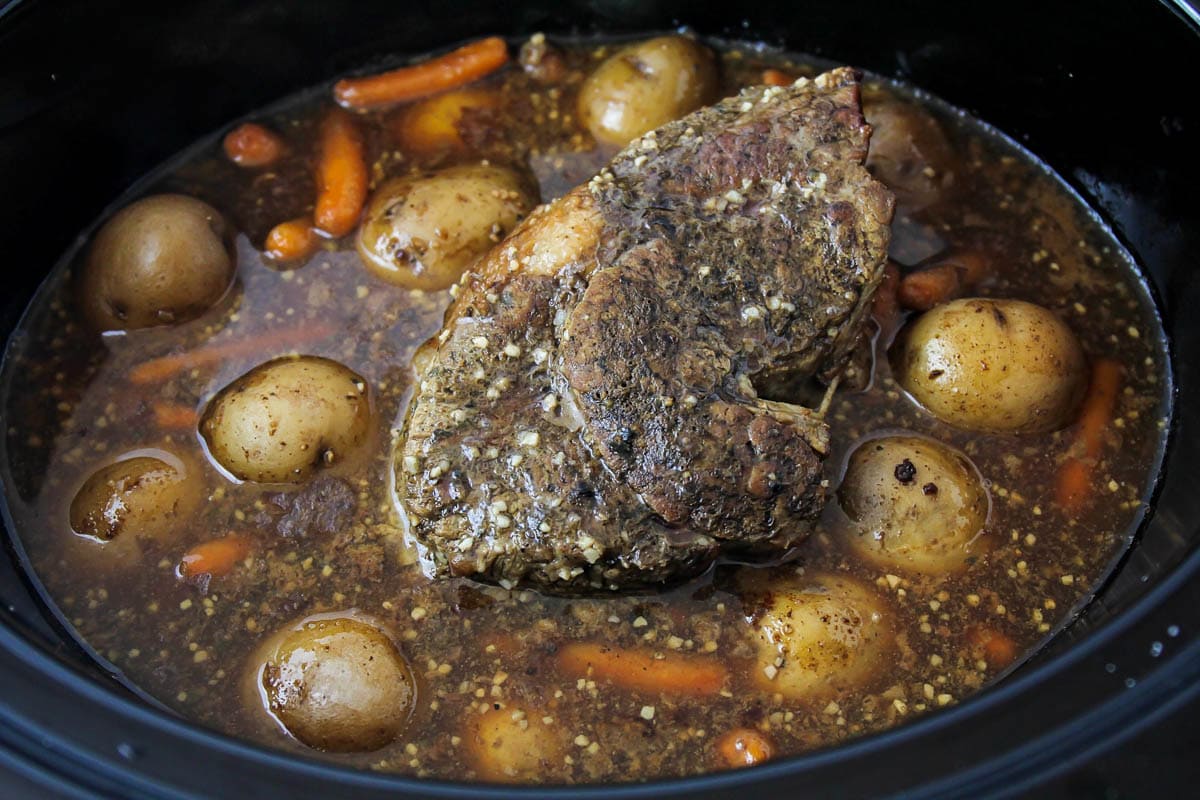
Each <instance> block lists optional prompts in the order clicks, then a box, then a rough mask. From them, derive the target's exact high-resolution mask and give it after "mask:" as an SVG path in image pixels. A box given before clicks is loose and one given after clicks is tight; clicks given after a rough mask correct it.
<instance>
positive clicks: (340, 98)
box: [333, 36, 508, 111]
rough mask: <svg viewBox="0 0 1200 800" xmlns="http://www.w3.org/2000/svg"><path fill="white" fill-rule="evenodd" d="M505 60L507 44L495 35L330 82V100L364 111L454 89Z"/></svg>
mask: <svg viewBox="0 0 1200 800" xmlns="http://www.w3.org/2000/svg"><path fill="white" fill-rule="evenodd" d="M507 62H508V44H507V43H506V42H505V41H504V40H503V39H501V38H500V37H498V36H492V37H489V38H487V39H480V40H479V41H476V42H471V43H470V44H465V45H463V46H462V47H460V48H458V49H457V50H452V51H451V52H449V53H446V54H445V55H442V56H438V57H437V58H432V59H430V60H429V61H425V62H423V63H420V64H414V65H412V66H410V67H401V68H400V69H394V70H392V71H390V72H384V73H381V74H379V75H372V76H370V77H367V78H345V79H343V80H340V81H338V82H337V83H336V84H334V87H333V99H334V100H336V101H337V102H338V104H339V105H342V106H344V107H346V108H352V109H355V110H359V111H362V110H366V109H371V108H378V107H379V106H386V105H391V104H393V103H403V102H407V101H409V100H416V99H417V98H419V97H425V96H427V95H431V94H436V93H437V92H444V91H446V90H447V89H457V88H458V87H460V86H465V85H467V84H468V83H471V82H473V81H477V80H479V79H480V78H482V77H484V76H485V75H489V74H491V73H493V72H495V71H496V70H498V69H500V67H502V66H504V65H505V64H506V63H507Z"/></svg>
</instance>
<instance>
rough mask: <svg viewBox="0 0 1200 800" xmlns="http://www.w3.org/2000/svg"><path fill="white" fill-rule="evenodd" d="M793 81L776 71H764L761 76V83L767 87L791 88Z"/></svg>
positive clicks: (781, 71)
mask: <svg viewBox="0 0 1200 800" xmlns="http://www.w3.org/2000/svg"><path fill="white" fill-rule="evenodd" d="M795 80H796V79H795V78H793V77H792V76H791V75H788V74H787V73H786V72H784V71H783V70H778V69H764V70H763V74H762V82H763V83H765V84H766V85H767V86H791V85H792V83H793V82H795Z"/></svg>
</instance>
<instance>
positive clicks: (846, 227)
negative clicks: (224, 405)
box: [396, 69, 893, 593]
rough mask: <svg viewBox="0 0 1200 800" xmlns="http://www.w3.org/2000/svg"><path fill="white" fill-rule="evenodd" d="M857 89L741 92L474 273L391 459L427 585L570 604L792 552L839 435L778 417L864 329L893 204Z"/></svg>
mask: <svg viewBox="0 0 1200 800" xmlns="http://www.w3.org/2000/svg"><path fill="white" fill-rule="evenodd" d="M869 134H870V128H869V127H868V126H867V125H866V124H865V123H864V121H863V118H862V114H861V111H860V107H859V96H858V83H857V76H856V74H855V73H854V72H853V71H852V70H849V69H839V70H835V71H833V72H830V73H827V74H825V75H822V76H820V77H818V78H817V79H815V80H812V81H805V80H801V81H798V82H797V83H796V85H794V86H792V87H788V88H765V87H759V88H754V89H748V90H746V91H744V92H742V93H741V94H740V95H739V96H737V97H734V98H730V99H728V100H725V101H723V102H721V103H719V104H718V105H716V106H713V107H711V108H707V109H702V110H700V111H697V112H695V113H694V114H691V115H689V116H688V117H685V118H684V119H681V120H678V121H676V122H673V123H670V124H668V125H666V126H664V127H662V128H660V129H659V130H658V131H656V132H654V133H650V134H647V135H646V136H645V137H643V138H641V139H639V140H636V141H634V142H633V143H631V144H630V145H629V146H628V147H627V148H626V149H625V150H624V151H622V152H621V153H620V154H619V155H618V156H617V157H616V158H615V159H614V160H613V162H612V163H611V165H610V166H609V167H608V168H606V169H604V170H602V171H601V173H600V174H599V175H598V176H597V177H595V178H593V179H592V181H591V182H589V183H588V184H587V185H585V186H581V187H579V188H577V189H575V190H574V191H572V192H570V193H569V194H568V195H566V196H565V197H563V198H561V199H560V200H558V201H556V202H554V203H552V204H551V205H549V206H548V207H544V208H542V209H539V210H538V211H537V212H535V213H534V214H533V215H532V216H531V217H530V218H529V219H527V220H526V221H525V222H524V223H523V224H522V225H521V226H520V227H519V228H518V229H517V230H516V231H514V232H513V234H512V235H511V236H510V237H509V238H508V239H507V240H506V241H504V242H502V243H501V244H500V245H498V246H497V248H496V249H495V250H493V251H492V252H491V253H490V254H489V255H488V256H486V257H485V259H484V260H483V262H481V264H480V265H479V271H478V272H477V273H476V274H472V275H469V276H467V277H466V278H464V281H463V282H462V284H461V285H460V286H459V287H458V289H459V291H458V297H457V301H456V302H455V303H454V304H453V306H452V307H451V308H450V310H449V311H448V312H447V316H446V323H445V327H444V329H443V330H442V332H441V333H440V334H439V335H438V336H437V337H435V338H434V339H433V340H431V341H430V342H429V343H427V344H426V345H424V346H423V347H422V349H421V350H420V351H419V352H418V354H417V357H416V369H417V372H418V381H417V389H416V392H415V394H414V397H413V400H412V405H411V406H410V408H409V412H408V416H407V419H406V421H405V426H404V431H403V434H402V440H401V441H400V443H399V445H398V447H397V451H396V484H397V489H398V494H399V496H400V497H401V500H402V504H403V509H404V511H405V513H406V515H407V517H408V521H409V525H410V530H411V533H412V535H413V538H414V539H415V541H416V543H417V544H418V545H419V546H420V547H421V549H422V558H423V559H424V561H425V563H426V565H427V567H428V569H429V571H430V572H431V573H433V574H436V575H468V576H475V577H478V578H483V579H490V580H496V581H499V582H500V583H501V584H503V585H516V584H526V585H532V586H535V587H538V588H541V589H544V590H549V591H554V592H564V593H569V592H587V591H594V590H619V589H629V588H644V587H652V586H658V585H662V584H664V583H667V582H671V581H676V580H680V579H683V578H686V577H689V576H693V575H696V574H697V573H699V572H701V571H703V570H704V569H705V568H706V567H707V566H708V565H709V564H711V563H712V561H713V560H714V558H716V556H717V555H718V554H719V553H720V552H725V553H728V554H731V555H737V556H764V555H765V556H778V555H781V554H784V553H786V552H787V551H788V550H789V549H790V548H793V547H794V546H795V545H797V544H798V543H800V542H801V541H802V540H803V539H804V538H805V537H806V536H807V535H808V533H809V532H810V531H811V529H812V526H813V524H814V520H815V518H816V517H817V515H818V514H819V513H820V510H821V507H822V506H823V504H824V502H825V490H824V482H823V480H822V458H823V456H824V455H825V452H826V446H827V441H828V429H827V427H826V424H825V423H824V421H823V420H821V419H820V418H819V417H818V416H817V415H816V413H815V412H813V411H811V410H809V409H808V408H804V407H801V406H799V405H793V404H790V403H783V402H773V401H772V400H768V399H764V397H763V396H760V393H762V394H763V395H766V396H769V397H774V398H775V399H776V400H778V399H779V397H778V395H777V394H773V393H774V392H776V391H781V390H782V389H781V387H788V386H793V385H795V384H796V383H797V381H798V380H799V379H801V378H805V377H808V376H813V375H823V376H826V377H828V376H831V375H835V374H836V373H837V371H838V369H840V367H841V365H843V364H844V363H845V362H846V360H847V358H848V357H849V355H850V353H851V352H852V351H853V349H854V347H855V345H856V344H857V343H858V341H859V338H860V335H861V333H862V323H863V320H864V319H865V316H866V313H867V310H868V307H869V305H870V299H871V295H872V293H873V292H874V290H875V286H876V285H877V283H878V282H879V280H880V277H881V275H882V271H883V265H884V258H885V255H886V253H887V246H888V225H889V222H890V219H891V215H892V206H893V201H892V196H891V194H890V193H889V192H888V191H887V190H886V189H885V188H884V187H883V186H882V185H881V184H879V183H878V182H876V181H875V180H873V179H872V178H871V177H870V175H869V174H868V173H867V171H866V170H865V169H864V168H863V166H862V164H863V160H864V158H865V156H866V152H867V142H868V138H869Z"/></svg>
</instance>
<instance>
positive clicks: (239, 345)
mask: <svg viewBox="0 0 1200 800" xmlns="http://www.w3.org/2000/svg"><path fill="white" fill-rule="evenodd" d="M335 330H336V326H334V325H332V324H330V323H321V322H315V323H308V324H306V325H304V326H302V327H296V328H276V329H272V330H269V331H264V332H262V333H259V334H256V335H254V336H249V337H247V338H245V339H235V340H233V341H227V342H221V343H220V344H214V345H209V346H208V347H205V348H203V349H200V350H190V351H188V352H186V353H174V354H172V355H169V356H160V357H159V358H152V359H150V360H149V361H143V362H142V363H141V364H138V365H137V366H136V367H134V368H133V369H131V370H130V371H129V380H130V382H131V383H135V384H138V385H140V386H144V385H146V384H151V383H160V382H162V381H165V380H167V379H169V378H173V377H174V376H176V375H178V374H179V373H180V372H183V371H185V370H189V369H197V368H200V367H209V366H212V365H213V364H219V363H221V362H222V361H225V360H226V359H229V358H239V357H243V356H252V355H263V356H264V360H265V358H267V357H270V356H272V355H276V354H275V353H272V352H271V351H274V350H279V349H280V348H284V347H296V346H297V345H300V344H307V343H309V342H315V341H318V340H320V339H324V338H325V337H327V336H329V335H331V334H332V333H333V332H334V331H335Z"/></svg>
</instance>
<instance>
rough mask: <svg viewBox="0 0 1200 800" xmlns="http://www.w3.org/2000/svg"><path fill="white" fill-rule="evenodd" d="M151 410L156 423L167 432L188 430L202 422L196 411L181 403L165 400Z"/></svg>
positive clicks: (155, 404)
mask: <svg viewBox="0 0 1200 800" xmlns="http://www.w3.org/2000/svg"><path fill="white" fill-rule="evenodd" d="M150 408H151V410H152V411H153V412H154V423H155V424H156V425H158V427H160V428H165V429H167V430H188V429H189V428H194V427H196V424H197V423H198V422H199V421H200V419H199V416H198V415H197V414H196V409H194V408H192V407H190V406H185V405H181V404H180V403H168V402H166V401H165V400H164V401H158V402H155V403H153V404H152V405H151V406H150Z"/></svg>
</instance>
